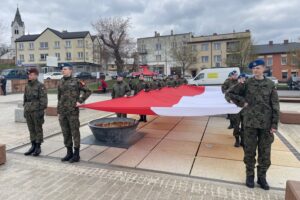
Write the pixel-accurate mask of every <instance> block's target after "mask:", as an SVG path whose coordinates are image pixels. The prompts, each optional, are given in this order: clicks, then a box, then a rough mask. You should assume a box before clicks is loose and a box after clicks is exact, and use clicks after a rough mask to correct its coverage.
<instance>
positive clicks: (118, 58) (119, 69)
mask: <svg viewBox="0 0 300 200" xmlns="http://www.w3.org/2000/svg"><path fill="white" fill-rule="evenodd" d="M114 55H115V57H116V60H115V64H116V65H117V72H118V73H122V72H123V71H124V61H123V60H122V58H121V55H120V52H119V50H118V49H115V50H114Z"/></svg>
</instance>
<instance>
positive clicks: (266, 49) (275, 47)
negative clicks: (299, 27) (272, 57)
mask: <svg viewBox="0 0 300 200" xmlns="http://www.w3.org/2000/svg"><path fill="white" fill-rule="evenodd" d="M295 50H300V43H298V42H291V43H286V44H284V43H283V44H263V45H253V53H254V54H258V55H259V54H276V53H287V52H291V51H295Z"/></svg>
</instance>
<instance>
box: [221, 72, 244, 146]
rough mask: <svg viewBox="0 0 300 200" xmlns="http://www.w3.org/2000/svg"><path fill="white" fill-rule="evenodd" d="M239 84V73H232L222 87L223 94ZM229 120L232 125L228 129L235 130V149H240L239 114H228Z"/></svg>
mask: <svg viewBox="0 0 300 200" xmlns="http://www.w3.org/2000/svg"><path fill="white" fill-rule="evenodd" d="M237 83H238V74H237V71H232V72H230V73H229V75H228V78H227V79H226V80H225V82H224V83H223V85H222V92H223V93H225V92H226V91H227V90H228V89H229V88H230V87H232V86H233V85H235V84H237ZM227 100H228V101H230V100H229V99H227ZM228 118H229V121H230V125H229V127H228V129H231V128H233V136H234V137H235V143H234V146H235V147H239V146H240V141H239V137H240V128H239V124H240V121H239V120H240V116H239V114H228Z"/></svg>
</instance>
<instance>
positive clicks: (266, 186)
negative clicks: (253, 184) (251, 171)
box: [257, 177, 270, 190]
mask: <svg viewBox="0 0 300 200" xmlns="http://www.w3.org/2000/svg"><path fill="white" fill-rule="evenodd" d="M257 184H259V185H260V187H261V188H262V189H264V190H269V189H270V186H269V184H268V182H267V180H266V178H263V177H258V178H257Z"/></svg>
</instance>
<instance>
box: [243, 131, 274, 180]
mask: <svg viewBox="0 0 300 200" xmlns="http://www.w3.org/2000/svg"><path fill="white" fill-rule="evenodd" d="M273 141H274V135H273V134H272V133H270V130H266V129H257V128H249V127H245V130H244V145H245V146H244V163H245V165H246V175H247V176H252V175H254V168H255V164H256V160H255V156H256V150H257V152H258V157H257V161H258V165H257V176H258V177H264V178H265V177H266V174H267V170H268V169H269V167H270V165H271V158H270V157H271V145H272V143H273Z"/></svg>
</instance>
